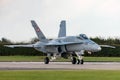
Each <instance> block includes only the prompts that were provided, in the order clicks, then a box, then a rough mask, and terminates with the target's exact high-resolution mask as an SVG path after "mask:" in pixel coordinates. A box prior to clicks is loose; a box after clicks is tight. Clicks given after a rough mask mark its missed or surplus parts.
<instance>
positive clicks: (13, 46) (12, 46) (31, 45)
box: [4, 44, 34, 48]
mask: <svg viewBox="0 0 120 80" xmlns="http://www.w3.org/2000/svg"><path fill="white" fill-rule="evenodd" d="M4 46H6V47H10V48H15V47H34V45H33V44H29V45H4Z"/></svg>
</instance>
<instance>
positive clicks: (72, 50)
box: [5, 20, 115, 64]
mask: <svg viewBox="0 0 120 80" xmlns="http://www.w3.org/2000/svg"><path fill="white" fill-rule="evenodd" d="M31 23H32V26H33V28H34V29H35V32H36V34H37V36H38V39H39V41H38V42H36V43H35V44H29V45H5V46H7V47H11V48H14V47H33V48H35V49H36V50H38V51H41V52H43V53H46V54H47V56H46V57H45V59H44V63H45V64H49V62H50V61H53V60H55V59H56V58H58V57H63V58H68V56H70V57H71V61H72V64H83V63H84V60H83V56H82V55H83V54H84V51H87V52H88V53H90V54H91V52H98V51H100V50H101V47H110V48H115V47H114V46H109V45H98V44H97V43H95V42H94V41H92V40H90V39H89V38H88V37H87V36H86V35H85V34H79V35H78V36H66V21H64V20H63V21H61V24H60V30H59V34H58V38H56V39H53V40H49V39H47V38H46V37H45V35H44V34H43V32H42V31H41V30H40V28H39V27H38V25H37V24H36V22H35V21H34V20H31Z"/></svg>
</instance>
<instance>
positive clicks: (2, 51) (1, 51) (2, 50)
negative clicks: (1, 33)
mask: <svg viewBox="0 0 120 80" xmlns="http://www.w3.org/2000/svg"><path fill="white" fill-rule="evenodd" d="M90 39H91V40H93V41H95V42H96V43H98V44H102V45H103V44H107V45H112V46H115V47H116V48H115V49H112V48H102V51H99V52H95V53H92V54H88V53H87V52H85V56H101V57H104V56H105V57H119V56H120V39H119V38H107V39H105V38H101V37H95V38H90ZM37 41H38V39H37V38H33V39H31V41H30V42H16V43H14V42H12V41H11V40H9V39H7V38H2V39H1V40H0V56H14V55H22V56H44V55H45V54H43V53H42V52H39V51H37V50H35V49H33V48H8V47H5V46H4V45H9V44H31V43H35V42H37Z"/></svg>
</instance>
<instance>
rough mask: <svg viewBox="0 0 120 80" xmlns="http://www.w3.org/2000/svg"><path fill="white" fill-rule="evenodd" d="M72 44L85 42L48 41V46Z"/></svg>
mask: <svg viewBox="0 0 120 80" xmlns="http://www.w3.org/2000/svg"><path fill="white" fill-rule="evenodd" d="M71 44H83V42H61V43H60V42H54V43H48V44H46V46H62V45H71Z"/></svg>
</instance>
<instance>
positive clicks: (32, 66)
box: [0, 62, 120, 70]
mask: <svg viewBox="0 0 120 80" xmlns="http://www.w3.org/2000/svg"><path fill="white" fill-rule="evenodd" d="M84 69H87V70H89V69H90V70H120V62H85V64H84V65H80V64H79V65H78V64H75V65H73V64H71V62H50V64H44V62H0V70H84Z"/></svg>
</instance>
